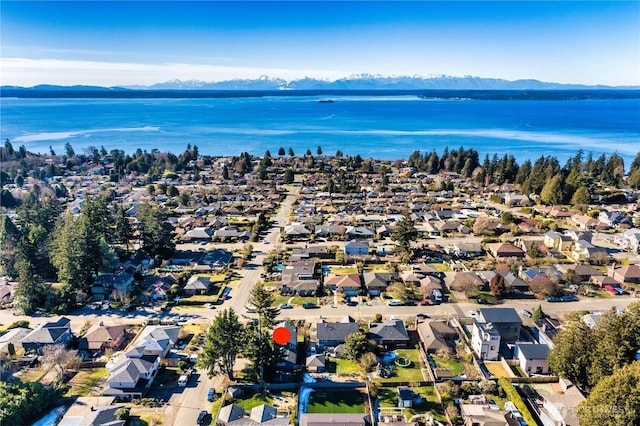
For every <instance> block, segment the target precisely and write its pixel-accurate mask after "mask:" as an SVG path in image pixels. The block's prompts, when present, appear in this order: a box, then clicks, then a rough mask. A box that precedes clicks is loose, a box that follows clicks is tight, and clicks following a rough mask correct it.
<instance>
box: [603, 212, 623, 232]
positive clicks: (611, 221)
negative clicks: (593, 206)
mask: <svg viewBox="0 0 640 426" xmlns="http://www.w3.org/2000/svg"><path fill="white" fill-rule="evenodd" d="M598 220H599V221H600V222H602V223H604V224H605V225H607V226H609V227H612V228H617V227H618V226H620V224H621V223H627V222H628V219H627V215H626V214H625V213H624V212H621V211H608V210H602V211H601V212H600V214H599V215H598Z"/></svg>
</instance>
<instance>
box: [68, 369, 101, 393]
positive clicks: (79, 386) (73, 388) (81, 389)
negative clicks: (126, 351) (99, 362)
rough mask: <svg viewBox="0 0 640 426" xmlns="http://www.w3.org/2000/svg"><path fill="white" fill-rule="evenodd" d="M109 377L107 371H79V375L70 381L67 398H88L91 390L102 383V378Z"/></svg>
mask: <svg viewBox="0 0 640 426" xmlns="http://www.w3.org/2000/svg"><path fill="white" fill-rule="evenodd" d="M103 377H107V369H106V368H104V367H100V368H86V369H83V370H80V371H78V373H77V374H76V375H75V376H74V377H73V378H72V379H71V380H69V383H67V384H68V385H69V390H68V391H67V393H66V395H65V396H73V395H78V396H88V395H89V392H90V391H91V389H92V388H93V387H94V386H95V385H96V384H97V383H98V382H99V381H100V379H101V378H103Z"/></svg>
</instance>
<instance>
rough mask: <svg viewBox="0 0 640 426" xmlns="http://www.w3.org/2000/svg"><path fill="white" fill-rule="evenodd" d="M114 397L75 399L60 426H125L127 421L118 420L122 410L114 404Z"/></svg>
mask: <svg viewBox="0 0 640 426" xmlns="http://www.w3.org/2000/svg"><path fill="white" fill-rule="evenodd" d="M113 400H114V398H113V397H106V396H90V397H89V396H81V397H78V398H77V399H75V401H74V402H73V404H72V405H71V407H69V409H68V410H67V412H66V413H65V414H64V417H62V419H61V420H60V423H58V426H125V424H126V423H127V421H126V420H118V419H116V411H118V410H119V409H120V408H122V407H121V406H119V405H112V404H113Z"/></svg>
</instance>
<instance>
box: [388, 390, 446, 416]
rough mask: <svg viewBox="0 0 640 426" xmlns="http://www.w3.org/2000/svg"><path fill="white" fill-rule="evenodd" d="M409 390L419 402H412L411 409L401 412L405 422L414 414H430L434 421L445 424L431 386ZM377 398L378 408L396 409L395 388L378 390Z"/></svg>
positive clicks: (396, 397) (396, 392) (396, 391)
mask: <svg viewBox="0 0 640 426" xmlns="http://www.w3.org/2000/svg"><path fill="white" fill-rule="evenodd" d="M411 390H412V391H413V392H415V393H416V394H418V395H419V396H420V400H418V401H414V402H413V406H412V407H409V408H405V409H404V410H403V412H404V415H405V417H406V419H407V421H409V420H410V419H411V417H413V416H414V415H416V414H419V413H425V412H431V414H432V415H433V417H434V418H435V419H436V420H438V421H441V422H446V419H445V416H444V412H443V411H442V406H441V405H440V402H439V398H438V395H436V393H435V390H434V388H433V386H419V387H412V388H411ZM377 396H378V402H379V404H380V408H397V407H398V389H397V387H382V388H380V389H378V391H377Z"/></svg>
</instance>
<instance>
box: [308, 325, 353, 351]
mask: <svg viewBox="0 0 640 426" xmlns="http://www.w3.org/2000/svg"><path fill="white" fill-rule="evenodd" d="M358 331H359V326H358V323H357V322H354V321H345V320H342V321H340V322H324V321H322V322H319V323H318V324H317V326H316V336H317V341H318V346H319V347H320V349H322V348H324V347H325V346H337V345H339V344H341V343H344V342H345V340H346V339H347V336H349V335H350V334H353V333H357V332H358Z"/></svg>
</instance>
